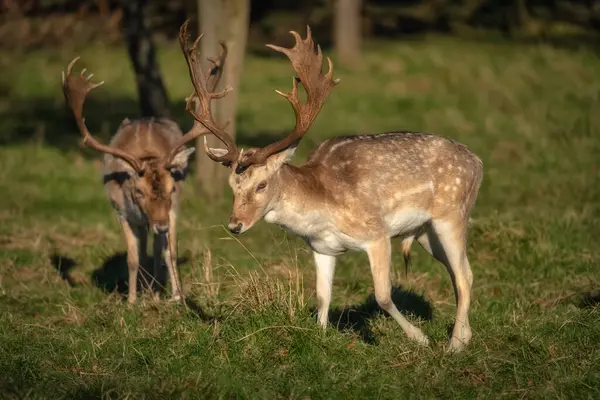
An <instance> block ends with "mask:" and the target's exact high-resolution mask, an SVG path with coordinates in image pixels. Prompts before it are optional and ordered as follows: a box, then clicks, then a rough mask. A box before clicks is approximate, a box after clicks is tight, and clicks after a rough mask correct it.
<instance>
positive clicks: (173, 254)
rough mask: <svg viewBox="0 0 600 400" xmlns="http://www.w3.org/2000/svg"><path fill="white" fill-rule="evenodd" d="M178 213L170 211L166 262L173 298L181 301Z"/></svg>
mask: <svg viewBox="0 0 600 400" xmlns="http://www.w3.org/2000/svg"><path fill="white" fill-rule="evenodd" d="M176 218H177V215H176V214H175V213H174V212H172V211H171V212H170V216H169V234H168V236H167V245H166V247H165V262H166V264H167V269H168V270H169V280H170V281H171V300H172V301H179V300H181V297H182V295H183V294H182V290H181V281H180V280H179V273H178V272H177V231H176V230H175V228H176V226H177V219H176Z"/></svg>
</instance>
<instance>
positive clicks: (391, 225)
mask: <svg viewBox="0 0 600 400" xmlns="http://www.w3.org/2000/svg"><path fill="white" fill-rule="evenodd" d="M384 220H385V224H386V227H387V229H388V232H389V234H390V236H397V235H402V234H405V233H411V232H414V231H416V230H417V229H419V228H420V227H422V226H423V225H425V224H426V223H427V222H429V221H430V220H431V215H430V214H429V213H428V212H427V211H424V210H419V209H414V208H407V209H403V210H398V211H394V212H392V213H390V214H388V215H386V216H385V218H384Z"/></svg>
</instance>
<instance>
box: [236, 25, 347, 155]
mask: <svg viewBox="0 0 600 400" xmlns="http://www.w3.org/2000/svg"><path fill="white" fill-rule="evenodd" d="M290 33H291V34H292V35H293V36H294V38H295V39H296V44H295V45H294V47H292V48H291V49H287V48H284V47H279V46H275V45H272V44H268V45H267V47H269V48H271V49H273V50H275V51H278V52H280V53H283V54H285V55H286V56H287V57H288V58H289V59H290V61H291V62H292V66H293V67H294V70H296V73H297V74H298V77H297V78H294V80H293V82H292V85H293V86H292V91H291V92H290V93H283V92H280V91H279V90H277V91H276V92H277V94H279V95H280V96H283V97H285V98H286V99H288V101H289V102H290V104H291V105H292V108H293V109H294V113H295V114H296V127H295V128H294V130H293V131H292V132H291V133H290V134H289V135H287V136H286V137H285V138H283V139H281V140H279V141H277V142H274V143H271V144H269V145H268V146H266V147H263V148H261V149H258V150H256V151H253V152H249V153H247V156H246V157H243V158H242V159H241V160H240V162H239V165H240V166H242V167H247V166H249V165H251V164H264V163H265V162H266V160H267V158H268V157H269V156H270V155H272V154H275V153H278V152H280V151H282V150H284V149H286V148H288V147H290V146H293V145H297V143H298V142H299V141H300V140H301V139H302V137H303V136H304V134H305V133H306V132H307V131H308V128H310V126H311V124H312V123H313V121H314V120H315V118H316V117H317V115H318V114H319V111H321V107H323V104H324V103H325V100H326V99H327V97H328V96H329V93H330V92H331V89H333V87H334V86H335V85H337V84H338V83H339V81H340V80H339V79H333V63H332V62H331V60H330V59H329V57H327V62H328V64H329V71H328V72H327V74H325V75H323V74H322V63H323V53H322V52H321V47H320V46H318V45H317V51H316V52H315V43H314V42H313V40H312V35H311V31H310V27H309V26H307V27H306V39H302V38H301V37H300V35H299V34H298V33H297V32H294V31H291V32H290ZM298 83H301V84H302V86H303V87H304V90H305V91H306V94H307V102H306V104H304V103H301V102H300V100H299V98H298Z"/></svg>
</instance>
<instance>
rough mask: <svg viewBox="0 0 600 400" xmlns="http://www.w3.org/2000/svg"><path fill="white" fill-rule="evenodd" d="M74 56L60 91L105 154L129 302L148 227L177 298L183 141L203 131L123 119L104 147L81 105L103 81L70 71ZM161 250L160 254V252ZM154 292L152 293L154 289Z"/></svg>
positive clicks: (217, 65) (215, 73)
mask: <svg viewBox="0 0 600 400" xmlns="http://www.w3.org/2000/svg"><path fill="white" fill-rule="evenodd" d="M222 46H223V51H222V53H221V55H220V57H219V59H217V60H216V61H212V62H213V66H212V68H211V70H210V71H211V77H210V79H209V81H210V82H209V84H210V85H211V87H213V88H214V87H216V85H217V83H218V81H219V79H220V77H221V75H222V65H223V63H224V61H225V57H226V55H227V49H226V48H225V46H224V45H223V44H222ZM78 59H79V57H76V58H75V59H73V61H71V63H70V64H69V65H68V67H67V71H66V74H65V73H64V71H63V73H62V85H63V92H64V95H65V99H66V101H67V104H68V105H69V107H70V108H71V111H72V112H73V116H74V117H75V121H76V122H77V125H78V127H79V130H80V131H81V133H82V135H83V143H84V144H85V145H86V146H87V147H89V148H91V149H94V150H97V151H99V152H102V153H104V163H103V175H104V187H105V189H106V193H107V195H108V198H109V200H110V202H111V204H112V206H113V207H114V209H115V210H116V212H117V215H118V218H119V222H120V224H121V228H122V230H123V235H124V236H125V242H126V244H127V265H128V269H129V288H128V290H129V296H128V301H129V303H134V302H135V301H136V297H137V280H138V279H137V277H138V270H139V267H140V265H141V264H142V263H143V262H144V260H145V259H146V258H147V253H146V252H147V239H148V233H149V229H150V228H151V229H152V232H153V234H154V245H153V247H154V252H153V253H154V254H153V258H154V271H153V276H154V277H155V278H157V277H158V276H159V273H160V271H161V270H162V260H161V257H162V256H163V255H164V259H165V263H166V264H167V269H168V271H169V279H170V281H171V299H172V300H175V301H177V300H180V299H181V296H182V290H181V284H180V281H179V276H178V273H177V265H176V263H177V242H176V240H177V239H176V238H177V237H176V221H177V206H178V203H179V199H180V195H181V190H182V183H183V180H184V178H185V174H186V171H187V164H188V158H189V157H190V155H191V154H192V153H193V152H194V150H195V149H194V148H193V147H189V148H188V147H185V144H186V143H188V142H190V141H191V140H193V139H194V138H195V137H197V136H198V135H199V134H202V133H207V130H206V129H205V128H204V127H203V126H202V125H201V124H199V123H198V122H195V123H194V125H193V126H192V128H191V129H190V131H189V132H187V133H186V134H183V133H182V131H181V129H180V128H179V126H178V125H177V123H175V122H174V121H171V120H168V119H150V120H128V119H126V120H124V121H123V122H122V123H121V125H120V126H119V128H118V130H117V133H116V134H115V135H114V136H113V138H112V140H111V141H110V144H109V145H104V144H102V143H100V142H98V141H97V140H96V139H95V138H94V137H93V136H92V135H91V133H90V132H89V130H88V128H87V126H86V124H85V120H84V118H83V115H82V113H83V104H84V102H85V99H86V97H87V95H88V93H89V92H90V91H91V90H92V89H94V88H96V87H98V86H100V85H102V84H103V83H104V82H100V83H92V82H91V81H90V79H91V77H92V75H93V74H92V75H89V76H87V77H86V76H85V69H84V70H82V71H81V73H80V74H75V75H73V74H72V69H73V66H74V64H75V62H76V61H77V60H78ZM163 253H164V254H163ZM155 294H156V293H155Z"/></svg>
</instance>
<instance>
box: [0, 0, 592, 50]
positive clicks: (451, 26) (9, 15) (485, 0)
mask: <svg viewBox="0 0 600 400" xmlns="http://www.w3.org/2000/svg"><path fill="white" fill-rule="evenodd" d="M341 2H342V3H343V2H344V1H342V0H341ZM125 3H127V1H115V0H2V3H1V6H2V15H1V25H0V46H2V47H4V48H6V47H27V46H49V45H64V42H65V40H66V39H67V38H68V39H69V40H71V41H72V40H73V39H76V40H80V41H88V40H91V39H101V40H103V41H109V42H110V41H111V40H114V41H118V40H121V38H122V31H121V30H120V26H121V22H122V19H123V5H124V4H125ZM143 3H146V4H145V6H146V7H147V8H148V10H147V12H148V15H149V18H150V21H151V27H152V31H153V33H154V34H155V35H156V36H157V37H158V38H160V37H162V38H173V37H174V36H175V35H176V33H177V30H178V28H179V25H180V24H181V22H182V21H183V20H184V19H185V18H191V19H192V21H193V22H195V21H194V20H195V18H196V17H197V15H198V13H197V9H198V5H199V4H200V3H201V2H200V1H198V0H160V1H159V0H156V1H146V2H143ZM250 3H251V4H250V8H251V10H250V31H249V37H248V44H249V46H250V47H251V48H255V47H257V46H262V44H263V43H264V42H265V41H269V40H275V39H277V38H279V37H282V36H286V35H287V32H288V31H289V29H294V28H295V29H297V28H298V26H301V25H303V24H306V23H310V24H311V26H312V27H313V29H315V30H317V31H319V37H321V43H322V44H324V45H327V44H328V43H327V42H326V41H325V40H324V39H327V38H330V39H331V38H332V37H333V29H332V26H333V18H334V14H335V5H334V3H335V1H333V0H305V1H296V0H260V1H251V2H250ZM357 3H358V4H360V6H359V7H360V19H359V21H360V24H361V32H362V36H363V37H366V38H369V37H397V36H400V35H404V36H406V35H407V34H419V33H423V32H440V33H449V34H475V33H481V32H482V31H483V32H485V33H489V32H494V33H499V34H502V35H506V36H509V37H529V38H531V37H534V38H550V37H552V38H555V37H567V36H568V37H584V36H585V37H589V36H594V35H595V34H596V33H598V31H600V0H572V1H568V0H395V1H394V0H364V1H362V2H360V1H357ZM98 16H101V17H102V18H101V19H100V20H98ZM89 21H93V23H89ZM193 25H195V24H193ZM324 31H326V32H329V35H325V34H324V33H325V32H324ZM329 43H331V41H330V42H329Z"/></svg>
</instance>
